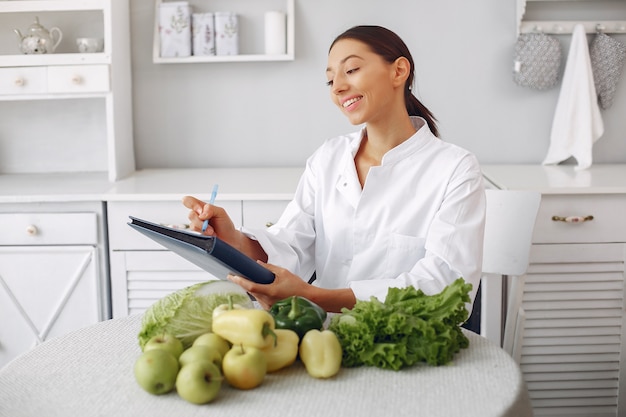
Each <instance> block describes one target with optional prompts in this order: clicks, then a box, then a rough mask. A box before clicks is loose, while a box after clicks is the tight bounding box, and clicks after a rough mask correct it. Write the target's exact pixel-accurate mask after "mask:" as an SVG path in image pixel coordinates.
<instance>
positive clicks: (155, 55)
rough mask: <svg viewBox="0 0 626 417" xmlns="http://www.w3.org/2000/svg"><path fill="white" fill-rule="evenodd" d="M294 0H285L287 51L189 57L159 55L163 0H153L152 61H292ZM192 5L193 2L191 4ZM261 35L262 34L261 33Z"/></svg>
mask: <svg viewBox="0 0 626 417" xmlns="http://www.w3.org/2000/svg"><path fill="white" fill-rule="evenodd" d="M294 2H295V0H285V7H286V10H285V12H286V15H287V23H286V24H287V53H286V54H281V55H266V54H263V53H244V54H239V55H210V56H207V55H203V56H193V55H192V56H189V57H171V58H170V57H161V56H160V49H161V44H160V36H159V14H158V13H159V6H160V5H161V3H163V0H155V9H154V37H153V49H152V61H153V62H154V63H155V64H198V63H218V62H273V61H293V60H294V59H295V24H294V20H295V10H294V9H295V6H294ZM192 5H193V4H192ZM261 36H262V34H261Z"/></svg>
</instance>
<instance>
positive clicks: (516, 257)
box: [478, 189, 541, 346]
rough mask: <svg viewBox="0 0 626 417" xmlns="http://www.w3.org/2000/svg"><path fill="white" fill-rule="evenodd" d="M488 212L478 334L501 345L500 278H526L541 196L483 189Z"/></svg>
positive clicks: (503, 297)
mask: <svg viewBox="0 0 626 417" xmlns="http://www.w3.org/2000/svg"><path fill="white" fill-rule="evenodd" d="M485 193H486V197H487V213H486V217H485V241H484V245H483V275H482V279H481V284H480V286H481V289H480V292H481V296H480V315H479V316H478V319H479V320H480V334H481V335H482V336H484V337H486V338H487V339H489V340H491V341H493V342H494V343H496V344H498V345H500V346H502V343H503V339H502V335H503V330H504V321H505V320H504V318H505V311H506V310H507V304H508V302H507V298H508V297H507V296H506V295H505V294H506V293H507V292H508V291H507V285H506V283H505V282H504V280H503V279H502V276H503V275H507V276H512V277H517V276H520V275H525V274H526V270H527V269H528V263H529V260H530V247H531V243H532V235H533V229H534V227H535V219H536V218H537V212H538V211H539V203H540V201H541V194H540V193H538V192H533V191H513V190H494V189H487V190H485Z"/></svg>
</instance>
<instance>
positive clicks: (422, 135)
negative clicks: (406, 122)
mask: <svg viewBox="0 0 626 417" xmlns="http://www.w3.org/2000/svg"><path fill="white" fill-rule="evenodd" d="M411 123H412V124H413V127H414V128H415V129H417V132H415V133H414V134H413V136H411V137H410V138H408V139H407V140H405V141H404V142H402V143H401V144H399V145H398V146H396V147H395V148H393V149H390V150H389V151H387V153H386V154H385V155H383V159H382V161H381V165H383V166H384V165H389V164H393V163H395V162H397V161H401V160H403V159H405V158H406V157H407V156H409V155H410V154H412V153H415V152H417V151H419V150H420V149H421V148H423V147H424V146H425V145H426V143H428V142H429V141H430V139H432V138H434V137H435V135H433V134H432V132H431V131H430V129H429V128H428V124H427V123H426V120H424V119H423V118H421V117H418V116H411Z"/></svg>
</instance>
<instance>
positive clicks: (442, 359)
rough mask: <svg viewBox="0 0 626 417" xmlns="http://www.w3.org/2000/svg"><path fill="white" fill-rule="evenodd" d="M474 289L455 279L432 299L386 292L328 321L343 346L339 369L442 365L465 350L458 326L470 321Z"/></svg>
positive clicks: (408, 290) (410, 290) (405, 292)
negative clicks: (378, 297)
mask: <svg viewBox="0 0 626 417" xmlns="http://www.w3.org/2000/svg"><path fill="white" fill-rule="evenodd" d="M471 289H472V285H471V284H469V283H466V282H465V281H464V280H463V278H459V279H457V280H456V281H454V282H453V283H452V284H450V285H448V286H447V287H446V288H445V289H444V290H443V291H442V292H440V293H439V294H436V295H430V296H429V295H426V294H424V293H423V292H422V291H421V290H417V289H415V288H414V287H406V288H390V289H389V291H388V293H387V297H386V298H385V301H384V302H381V301H380V300H378V299H376V298H375V297H372V298H371V299H370V300H369V301H363V300H361V301H357V302H356V304H355V306H354V307H353V308H352V309H351V310H349V309H345V308H344V309H343V310H342V312H341V314H338V315H336V316H334V317H333V318H332V319H331V322H330V325H329V329H330V330H332V331H333V332H334V333H335V334H336V335H337V337H338V339H339V342H340V343H341V346H342V348H343V358H342V365H343V366H346V367H354V366H361V365H368V366H376V367H379V368H384V369H393V370H399V369H401V368H403V367H405V366H410V365H414V364H416V363H419V362H425V363H427V364H429V365H435V366H438V365H444V364H447V363H448V362H450V361H451V360H452V358H453V357H454V354H455V353H457V352H458V351H459V350H460V349H463V348H467V347H468V346H469V340H468V339H467V337H466V336H465V335H464V334H463V332H462V330H461V328H460V324H462V323H464V322H465V321H466V320H467V318H468V315H469V313H468V311H467V309H466V303H468V302H470V298H469V292H470V290H471Z"/></svg>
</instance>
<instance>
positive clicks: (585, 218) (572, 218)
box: [552, 215, 593, 223]
mask: <svg viewBox="0 0 626 417" xmlns="http://www.w3.org/2000/svg"><path fill="white" fill-rule="evenodd" d="M552 220H553V221H555V222H566V223H584V222H588V221H591V220H593V216H591V215H589V216H567V217H562V216H552Z"/></svg>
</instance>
